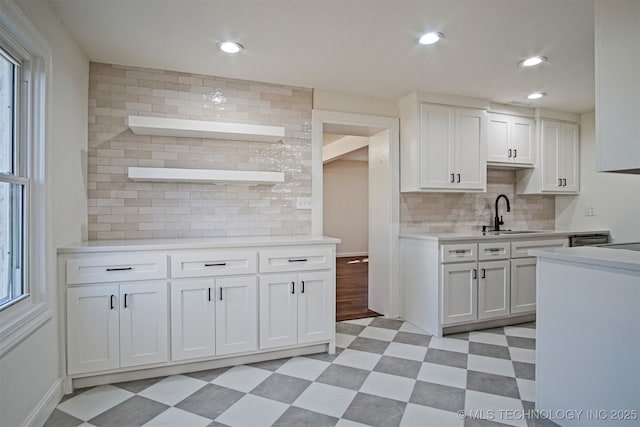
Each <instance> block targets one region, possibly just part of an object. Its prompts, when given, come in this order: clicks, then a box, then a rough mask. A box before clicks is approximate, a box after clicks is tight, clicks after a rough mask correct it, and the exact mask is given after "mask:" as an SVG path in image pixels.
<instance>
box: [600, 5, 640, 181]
mask: <svg viewBox="0 0 640 427" xmlns="http://www.w3.org/2000/svg"><path fill="white" fill-rule="evenodd" d="M595 77H596V79H595V83H596V85H595V89H596V90H595V92H596V117H595V120H596V137H595V139H596V149H597V154H596V164H597V169H598V171H601V172H620V173H635V174H638V173H640V144H639V143H638V135H640V120H638V117H640V96H639V94H640V3H639V2H638V1H637V0H616V1H610V0H596V2H595Z"/></svg>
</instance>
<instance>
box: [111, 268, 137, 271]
mask: <svg viewBox="0 0 640 427" xmlns="http://www.w3.org/2000/svg"><path fill="white" fill-rule="evenodd" d="M130 270H133V267H110V268H107V271H130Z"/></svg>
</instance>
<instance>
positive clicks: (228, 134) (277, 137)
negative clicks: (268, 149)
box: [129, 116, 284, 142]
mask: <svg viewBox="0 0 640 427" xmlns="http://www.w3.org/2000/svg"><path fill="white" fill-rule="evenodd" d="M129 128H131V131H132V132H133V133H135V134H136V135H154V136H177V137H186V138H212V139H226V140H231V141H252V142H253V141H255V142H278V141H282V138H284V127H282V126H264V125H250V124H243V123H227V122H209V121H204V120H186V119H169V118H164V117H140V116H129Z"/></svg>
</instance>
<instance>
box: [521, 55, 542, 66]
mask: <svg viewBox="0 0 640 427" xmlns="http://www.w3.org/2000/svg"><path fill="white" fill-rule="evenodd" d="M546 60H547V58H546V57H545V56H532V57H531V58H527V59H523V60H522V61H520V63H519V64H518V65H519V66H521V67H533V66H536V65H538V64H542V63H543V62H544V61H546Z"/></svg>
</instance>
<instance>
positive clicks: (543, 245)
mask: <svg viewBox="0 0 640 427" xmlns="http://www.w3.org/2000/svg"><path fill="white" fill-rule="evenodd" d="M568 243H569V240H568V239H549V240H527V241H524V242H511V258H524V257H528V256H531V255H529V251H530V250H532V249H551V248H564V247H566V246H567V245H568Z"/></svg>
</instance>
